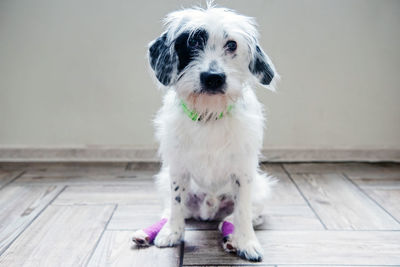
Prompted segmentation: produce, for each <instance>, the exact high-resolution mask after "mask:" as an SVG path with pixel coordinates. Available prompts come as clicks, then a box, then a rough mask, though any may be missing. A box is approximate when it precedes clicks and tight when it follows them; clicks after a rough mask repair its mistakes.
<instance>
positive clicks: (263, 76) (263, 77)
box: [249, 45, 275, 85]
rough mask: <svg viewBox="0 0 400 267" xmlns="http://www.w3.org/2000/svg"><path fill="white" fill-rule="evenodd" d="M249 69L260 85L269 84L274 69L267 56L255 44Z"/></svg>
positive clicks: (273, 74)
mask: <svg viewBox="0 0 400 267" xmlns="http://www.w3.org/2000/svg"><path fill="white" fill-rule="evenodd" d="M249 69H250V72H251V73H252V74H253V75H254V76H256V78H257V79H258V81H259V82H260V83H261V84H262V85H269V84H270V83H271V81H272V79H273V78H274V76H275V73H274V70H273V68H272V67H271V66H270V63H269V62H268V56H267V55H266V54H265V53H264V52H263V51H262V49H261V48H260V46H258V45H256V49H255V51H254V55H253V58H252V59H251V61H250V64H249Z"/></svg>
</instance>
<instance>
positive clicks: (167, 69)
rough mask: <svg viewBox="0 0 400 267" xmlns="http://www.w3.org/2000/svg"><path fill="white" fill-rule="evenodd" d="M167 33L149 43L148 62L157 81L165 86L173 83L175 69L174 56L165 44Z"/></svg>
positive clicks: (172, 51) (168, 45)
mask: <svg viewBox="0 0 400 267" xmlns="http://www.w3.org/2000/svg"><path fill="white" fill-rule="evenodd" d="M167 42H168V41H167V33H164V34H163V35H161V36H160V37H158V38H157V39H156V40H154V41H153V42H151V43H150V48H149V61H150V66H151V68H152V69H153V70H154V73H155V75H156V77H157V79H158V80H159V81H160V82H161V83H162V84H163V85H165V86H169V85H171V84H172V83H173V73H175V72H176V71H175V69H176V66H175V65H176V55H175V52H174V50H173V49H172V50H171V44H168V43H167Z"/></svg>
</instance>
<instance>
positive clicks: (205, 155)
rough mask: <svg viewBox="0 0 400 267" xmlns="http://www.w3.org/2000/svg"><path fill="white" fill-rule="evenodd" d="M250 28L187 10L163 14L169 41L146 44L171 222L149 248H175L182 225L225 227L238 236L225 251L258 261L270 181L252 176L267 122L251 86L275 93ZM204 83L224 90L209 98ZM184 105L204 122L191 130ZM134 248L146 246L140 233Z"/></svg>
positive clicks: (231, 17)
mask: <svg viewBox="0 0 400 267" xmlns="http://www.w3.org/2000/svg"><path fill="white" fill-rule="evenodd" d="M255 25H256V24H255V22H254V20H253V19H252V18H249V17H246V16H243V15H239V14H237V13H236V12H234V11H232V10H228V9H225V8H217V7H213V6H209V7H208V8H206V9H201V8H194V9H185V10H180V11H176V12H173V13H171V14H169V15H168V16H167V18H166V31H165V32H164V33H163V35H162V36H160V37H159V38H157V39H156V40H155V41H153V42H152V43H150V50H149V59H150V64H151V66H152V69H153V70H154V73H155V76H156V77H157V79H158V80H159V81H160V83H161V84H162V86H163V87H165V88H166V93H165V96H164V101H163V106H162V108H161V109H160V111H159V112H158V114H157V117H156V119H155V126H156V136H157V139H158V140H159V142H160V149H159V153H160V156H161V159H162V170H161V172H160V173H159V174H158V176H157V182H158V185H159V188H160V193H161V194H162V195H163V197H164V200H165V201H164V203H165V210H164V212H163V214H162V217H163V218H167V219H168V221H167V223H166V224H165V226H164V227H163V228H162V229H161V231H160V232H159V233H158V235H157V236H156V238H155V240H154V244H155V245H156V246H159V247H164V246H172V245H175V244H177V243H178V242H180V240H181V238H182V236H183V231H184V224H185V221H184V219H185V218H195V219H200V220H215V219H218V220H227V221H230V222H232V223H233V225H234V227H235V230H234V233H233V234H232V236H230V237H229V240H224V241H225V242H224V244H223V246H224V248H225V249H226V250H227V251H230V252H231V251H234V252H237V254H238V255H239V256H241V257H243V258H246V259H248V260H255V261H260V260H261V259H262V249H261V246H260V244H259V242H258V241H257V238H256V235H255V232H254V230H253V224H259V223H262V221H261V220H260V218H261V215H262V214H263V208H264V204H265V199H266V197H267V195H268V191H269V187H270V179H269V178H268V177H267V176H266V175H265V174H263V173H261V172H260V171H259V169H258V160H259V154H260V149H261V147H262V140H263V127H264V114H263V108H262V105H261V104H260V102H259V101H258V100H257V98H256V95H255V93H254V91H253V88H254V87H255V83H256V82H258V83H261V84H262V85H264V86H266V87H267V88H269V89H271V90H274V81H275V80H276V79H277V77H278V76H277V74H276V71H275V68H274V66H273V65H272V63H271V61H270V60H269V58H268V56H267V55H266V54H265V53H264V52H263V51H262V50H261V48H260V46H259V45H258V39H257V37H258V33H257V30H256V26H255ZM228 42H231V43H230V44H229V45H228ZM232 42H234V43H235V44H233V45H232ZM202 73H216V74H217V75H219V76H218V77H223V78H221V79H220V81H219V82H220V83H221V84H217V85H215V84H212V86H211V87H212V88H211V87H210V86H209V84H208V85H207V84H205V83H204V81H203V80H202V79H201V75H202ZM211 82H213V81H211ZM217 86H218V88H216V87H217ZM216 89H217V90H218V91H212V90H216ZM182 101H183V102H184V103H186V105H187V106H188V107H189V108H190V109H191V110H193V111H194V112H196V113H198V114H199V116H200V117H201V118H202V120H201V121H193V120H191V119H190V118H189V117H188V115H187V114H186V113H185V112H184V110H183V109H182V104H181V103H182ZM229 106H232V108H231V109H229V112H227V109H228V107H229ZM221 112H224V116H223V117H221V118H220V117H219V116H218V115H219V114H220V113H221ZM135 238H144V237H143V231H138V232H137V233H135V235H134V239H135Z"/></svg>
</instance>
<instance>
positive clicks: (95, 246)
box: [85, 204, 118, 266]
mask: <svg viewBox="0 0 400 267" xmlns="http://www.w3.org/2000/svg"><path fill="white" fill-rule="evenodd" d="M117 208H118V204H114V209H113V211H112V212H111V215H110V218H108V220H107V222H106V224H105V225H104V228H103V231H102V232H101V234H100V236H99V238H98V239H97V241H96V243H95V244H94V246H93V249H92V251H91V253H90V256H89V258H88V259H87V262H86V264H85V266H88V265H89V263H90V261H91V260H92V258H93V255H94V253H95V251H96V249H97V247H98V246H99V244H100V241H101V239H102V238H103V236H104V233H105V232H106V231H107V227H108V225H109V224H110V221H111V219H112V217H113V216H114V213H115V211H116V210H117Z"/></svg>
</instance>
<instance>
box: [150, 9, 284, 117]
mask: <svg viewBox="0 0 400 267" xmlns="http://www.w3.org/2000/svg"><path fill="white" fill-rule="evenodd" d="M165 22H166V23H165V24H166V31H165V32H164V33H163V34H162V35H161V36H160V37H158V38H157V39H156V40H154V41H153V42H151V43H150V48H149V61H150V65H151V68H152V69H153V70H154V73H155V76H156V77H157V79H158V81H160V83H161V84H163V85H164V86H166V87H170V88H174V89H175V90H176V92H177V94H178V95H179V97H180V98H182V99H184V100H185V101H187V102H188V103H189V104H190V105H191V107H194V108H196V110H198V111H205V110H208V111H210V110H213V109H214V110H215V109H216V110H218V109H224V108H225V107H226V105H228V104H229V102H232V101H235V100H236V99H237V98H238V97H240V96H241V93H242V90H243V87H244V84H246V83H249V82H252V81H257V82H259V83H260V84H262V85H264V86H266V87H268V88H270V89H272V90H273V86H272V84H271V82H272V81H273V79H274V77H276V72H275V69H274V67H273V65H272V63H271V61H270V60H269V58H268V56H267V55H266V54H265V53H264V52H263V50H262V49H261V47H260V45H259V44H258V38H257V37H258V32H257V29H256V26H255V22H254V20H253V19H252V18H249V17H246V16H243V15H239V14H237V13H236V12H234V11H232V10H228V9H225V8H216V7H208V8H206V9H201V8H197V9H185V10H180V11H176V12H173V13H171V14H169V15H168V16H167V17H166V19H165Z"/></svg>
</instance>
